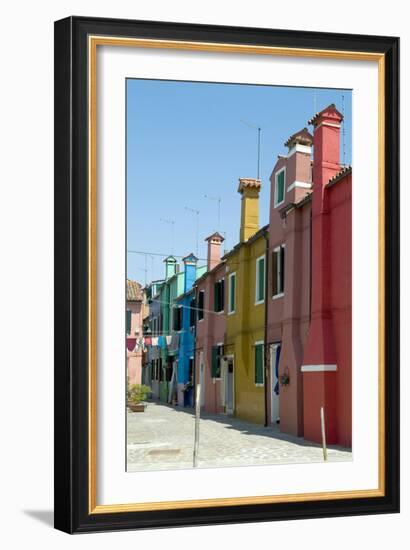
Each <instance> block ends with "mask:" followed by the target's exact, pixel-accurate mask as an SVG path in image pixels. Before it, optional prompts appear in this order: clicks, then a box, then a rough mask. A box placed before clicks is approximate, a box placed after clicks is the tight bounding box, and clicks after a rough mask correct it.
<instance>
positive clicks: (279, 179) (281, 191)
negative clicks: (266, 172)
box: [274, 168, 286, 208]
mask: <svg viewBox="0 0 410 550" xmlns="http://www.w3.org/2000/svg"><path fill="white" fill-rule="evenodd" d="M285 176H286V169H285V168H282V170H280V171H279V172H277V173H276V174H275V203H274V204H275V208H276V207H277V206H279V205H280V204H282V203H283V202H285Z"/></svg>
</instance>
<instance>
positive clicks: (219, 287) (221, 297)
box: [214, 279, 225, 313]
mask: <svg viewBox="0 0 410 550" xmlns="http://www.w3.org/2000/svg"><path fill="white" fill-rule="evenodd" d="M224 302H225V281H224V279H221V280H220V281H218V282H216V283H215V284H214V311H216V312H217V313H219V312H220V311H223V310H224V305H225V304H224Z"/></svg>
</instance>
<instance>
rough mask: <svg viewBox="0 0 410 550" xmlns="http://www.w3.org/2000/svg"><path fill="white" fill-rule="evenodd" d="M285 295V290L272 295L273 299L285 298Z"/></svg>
mask: <svg viewBox="0 0 410 550" xmlns="http://www.w3.org/2000/svg"><path fill="white" fill-rule="evenodd" d="M283 296H285V293H284V292H280V293H279V294H274V295H273V296H272V300H277V299H278V298H283Z"/></svg>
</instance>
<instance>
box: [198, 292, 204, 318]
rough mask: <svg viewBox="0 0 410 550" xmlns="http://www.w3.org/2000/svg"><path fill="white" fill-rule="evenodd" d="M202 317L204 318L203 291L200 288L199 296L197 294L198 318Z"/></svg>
mask: <svg viewBox="0 0 410 550" xmlns="http://www.w3.org/2000/svg"><path fill="white" fill-rule="evenodd" d="M203 318H204V291H203V290H200V291H199V296H198V319H199V320H200V319H203Z"/></svg>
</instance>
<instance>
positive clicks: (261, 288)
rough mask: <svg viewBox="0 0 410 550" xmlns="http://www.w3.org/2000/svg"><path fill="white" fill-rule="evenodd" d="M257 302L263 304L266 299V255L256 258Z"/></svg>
mask: <svg viewBox="0 0 410 550" xmlns="http://www.w3.org/2000/svg"><path fill="white" fill-rule="evenodd" d="M255 275H256V289H255V303H256V304H261V303H262V302H263V301H264V299H265V256H261V257H260V258H258V259H257V260H256V274H255Z"/></svg>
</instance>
